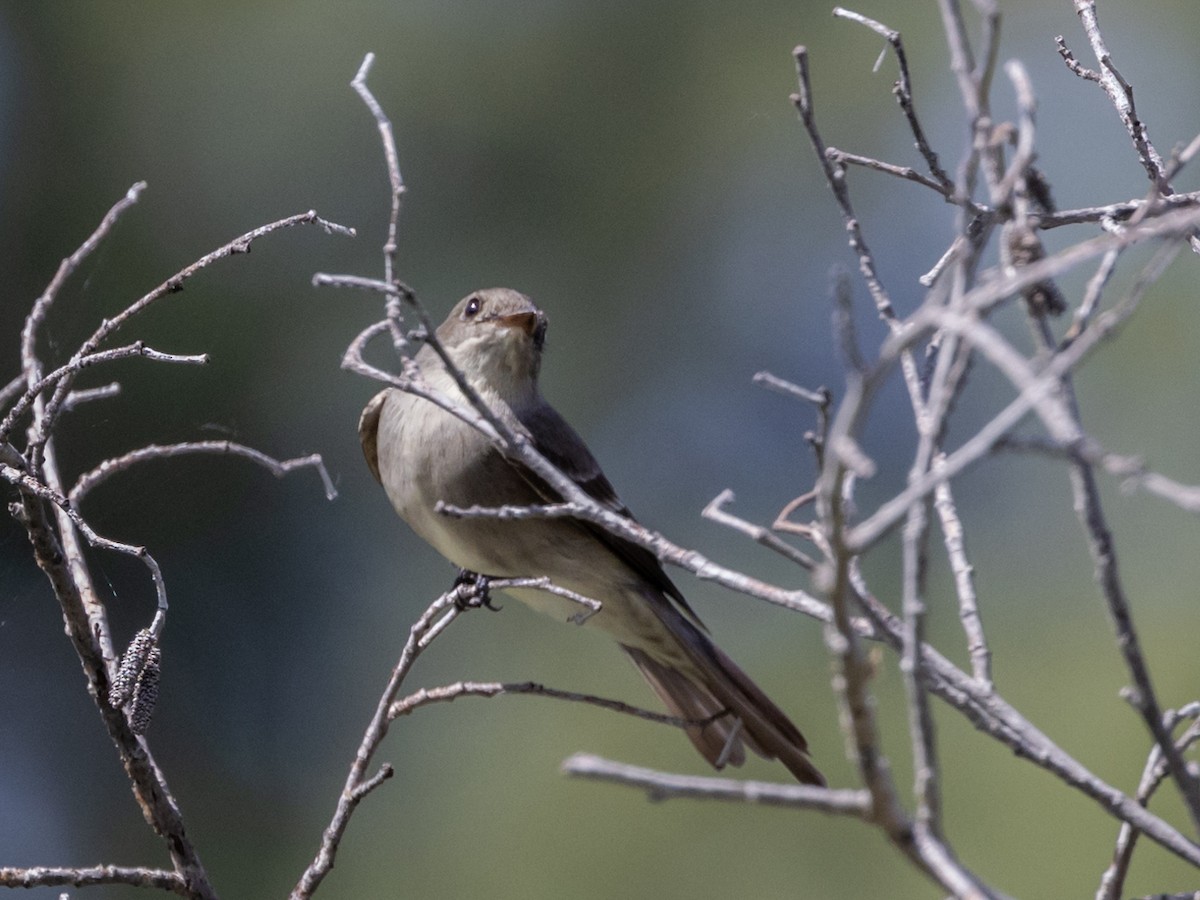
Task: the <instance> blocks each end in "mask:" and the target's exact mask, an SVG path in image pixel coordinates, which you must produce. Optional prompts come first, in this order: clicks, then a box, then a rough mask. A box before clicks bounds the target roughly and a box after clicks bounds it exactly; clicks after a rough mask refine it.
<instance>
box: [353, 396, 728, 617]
mask: <svg viewBox="0 0 1200 900" xmlns="http://www.w3.org/2000/svg"><path fill="white" fill-rule="evenodd" d="M513 412H514V413H515V414H516V416H517V420H518V421H519V422H520V423H521V425H522V426H524V429H525V432H526V435H527V436H528V437H529V439H530V440H531V441H532V442H533V445H534V448H535V449H536V450H537V451H538V452H539V453H541V454H542V456H544V457H546V459H548V460H549V461H550V462H552V463H553V464H554V465H555V466H556V467H557V468H558V469H559V470H560V471H561V472H562V473H563V474H564V475H566V476H567V477H568V478H570V479H571V480H572V481H574V482H575V483H576V484H577V485H579V487H580V488H581V489H582V490H583V491H584V493H586V494H587V495H588V496H589V497H591V498H592V499H593V500H595V501H596V502H598V503H600V504H601V505H602V506H604V507H605V508H606V509H609V510H612V511H613V512H615V513H616V514H617V515H620V516H624V517H625V518H627V519H633V513H631V512H630V511H629V507H627V506H626V505H625V504H624V503H622V502H621V498H620V497H618V496H617V492H616V490H615V489H614V488H613V486H612V483H611V482H610V481H609V480H608V478H607V477H606V476H605V474H604V472H603V471H602V470H601V468H600V463H598V462H596V458H595V457H594V456H592V453H591V451H590V450H588V448H587V444H585V443H584V442H583V438H581V437H580V436H579V435H578V434H577V433H576V432H575V429H574V428H572V427H571V426H570V425H569V424H568V423H567V421H566V419H564V418H563V417H562V416H560V415H559V414H558V412H557V410H555V409H554V407H552V406H551V405H550V404H548V403H546V402H545V401H542V402H541V403H538V404H534V405H531V406H530V407H528V408H526V409H523V410H515V409H514V410H513ZM364 415H365V414H364ZM520 468H521V469H522V474H524V475H525V477H526V478H527V480H529V481H530V483H531V484H533V485H534V487H535V488H536V489H537V491H538V493H540V494H541V495H542V496H544V497H546V498H547V501H548V502H561V501H562V498H561V497H560V496H558V493H557V492H556V491H553V490H551V488H550V487H549V485H547V484H546V483H545V482H544V481H542V479H540V478H538V477H537V476H536V475H535V474H534V473H533V472H531V471H529V470H528V469H527V468H525V467H524V466H521V467H520ZM634 521H636V520H634ZM580 524H581V525H583V526H584V527H585V528H587V529H588V530H589V531H591V532H592V533H593V534H595V535H596V537H597V538H598V539H599V540H600V541H601V542H602V543H603V544H604V545H605V546H606V547H608V548H609V549H610V550H611V551H612V552H613V553H614V554H616V556H617V557H618V558H619V559H621V560H622V561H623V562H624V563H625V564H626V565H628V566H629V567H630V568H631V569H633V570H634V571H635V572H636V573H637V574H638V575H640V576H642V577H643V578H644V579H645V580H646V581H648V582H649V583H650V584H651V585H653V586H654V587H655V588H657V589H658V590H659V591H660V592H661V593H662V594H663V596H665V597H669V598H670V599H671V600H674V601H675V603H677V604H678V605H679V608H680V609H681V610H682V611H683V612H684V613H686V614H687V616H688V617H689V618H690V619H691V620H692V621H693V622H695V623H696V624H697V625H699V626H700V627H701V628H704V627H705V626H704V623H703V622H701V621H700V617H699V616H697V615H696V613H695V612H694V611H693V610H692V608H691V607H690V606H689V605H688V602H687V600H685V599H684V597H683V594H682V593H680V591H679V588H677V587H675V585H674V583H673V582H672V581H671V579H670V578H669V577H667V573H666V572H664V571H663V567H662V565H661V564H660V563H659V561H658V558H657V557H656V556H655V555H654V554H653V553H651V552H650V551H649V550H647V549H646V548H645V547H640V546H638V545H637V544H633V543H630V542H629V541H627V540H625V539H624V538H620V537H617V536H616V535H615V534H613V533H612V532H610V531H608V530H607V529H605V528H602V527H600V526H599V525H593V524H591V523H590V522H581V523H580Z"/></svg>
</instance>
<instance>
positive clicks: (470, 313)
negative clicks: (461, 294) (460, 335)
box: [463, 297, 479, 319]
mask: <svg viewBox="0 0 1200 900" xmlns="http://www.w3.org/2000/svg"><path fill="white" fill-rule="evenodd" d="M478 314H479V298H478V297H472V298H471V299H470V300H468V301H467V306H466V308H465V309H464V310H463V315H464V316H466V317H467V318H468V319H473V318H475V316H477V315H478Z"/></svg>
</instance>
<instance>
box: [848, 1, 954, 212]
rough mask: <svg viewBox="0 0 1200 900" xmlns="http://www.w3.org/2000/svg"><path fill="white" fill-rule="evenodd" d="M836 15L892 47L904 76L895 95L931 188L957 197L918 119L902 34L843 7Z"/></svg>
mask: <svg viewBox="0 0 1200 900" xmlns="http://www.w3.org/2000/svg"><path fill="white" fill-rule="evenodd" d="M833 14H834V15H835V16H838V17H840V18H843V19H849V20H851V21H853V22H858V23H859V24H860V25H865V26H866V27H867V28H870V29H871V30H872V31H874V32H875V33H876V34H878V35H880V36H881V37H883V39H884V40H885V41H887V42H888V44H889V45H890V46H891V48H892V52H893V53H895V55H896V65H897V67H898V68H899V71H900V77H899V79H898V80H897V81H896V86H895V87H894V88H893V90H892V93H894V94H895V95H896V102H897V103H899V104H900V108H901V109H902V110H903V111H904V117H905V119H907V120H908V127H909V129H910V130H911V131H912V133H913V139H914V141H915V142H916V143H915V146H916V148H917V152H918V153H920V154H921V156H922V157H923V158H924V160H925V165H927V166H928V167H929V172H930V174H932V175H933V178H934V181H933V182H932V183H930V185H929V186H930V187H933V188H935V189H936V190H939V192H941V193H942V194H945V195H946V196H947V197H948V198H949V197H953V194H954V182H953V181H952V180H951V178H950V176H949V175H947V174H946V171H945V170H944V169H943V168H942V165H941V163H940V162H939V161H938V156H937V153H935V152H934V150H933V148H932V147H931V146H930V145H929V139H928V138H927V137H925V129H924V128H923V127H922V126H921V120H920V118H918V116H917V110H916V106H915V103H914V101H913V90H912V77H911V76H910V75H909V72H908V55H907V54H906V53H905V52H904V42H903V41H902V40H901V38H900V32H899V31H896V30H895V29H893V28H888V27H887V26H886V25H884V24H883V23H881V22H877V21H875V20H874V19H872V18H869V17H867V16H864V15H862V14H861V13H857V12H853V11H851V10H848V9H843V8H842V7H840V6H835V7H834V8H833ZM906 177H907V176H906Z"/></svg>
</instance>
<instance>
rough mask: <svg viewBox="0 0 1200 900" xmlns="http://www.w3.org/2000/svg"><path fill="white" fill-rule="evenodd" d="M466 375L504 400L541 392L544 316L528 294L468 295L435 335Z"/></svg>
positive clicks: (487, 292)
mask: <svg viewBox="0 0 1200 900" xmlns="http://www.w3.org/2000/svg"><path fill="white" fill-rule="evenodd" d="M437 334H438V338H439V339H440V340H441V342H442V344H443V346H445V348H446V350H447V351H448V352H449V353H450V356H451V358H452V359H453V360H454V361H455V363H456V364H457V365H458V367H459V368H460V369H462V371H463V373H464V374H465V375H467V377H468V378H470V379H471V380H472V381H476V382H480V383H481V386H487V387H489V388H491V389H492V390H494V391H496V392H497V393H499V394H500V396H502V397H505V398H506V399H516V398H518V397H520V396H522V395H525V394H527V393H529V392H530V391H536V389H537V377H538V370H539V369H540V368H541V363H542V345H543V344H544V343H545V340H546V314H545V313H544V312H542V311H541V310H540V309H538V307H537V305H536V304H534V302H533V301H532V300H530V299H529V298H528V297H526V296H525V295H524V294H521V293H518V292H517V291H514V290H511V289H509V288H487V289H486V290H481V291H474V292H473V293H471V294H468V295H467V296H466V297H464V298H463V299H462V300H460V301H459V302H458V304H457V305H456V306H455V307H454V309H452V310H451V311H450V315H449V316H447V318H446V321H445V322H443V323H442V324H441V326H439V328H438V330H437Z"/></svg>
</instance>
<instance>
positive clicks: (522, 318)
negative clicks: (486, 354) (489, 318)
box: [497, 310, 545, 336]
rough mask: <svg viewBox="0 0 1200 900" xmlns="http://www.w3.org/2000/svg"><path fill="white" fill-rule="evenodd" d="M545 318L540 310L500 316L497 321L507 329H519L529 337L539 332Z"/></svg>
mask: <svg viewBox="0 0 1200 900" xmlns="http://www.w3.org/2000/svg"><path fill="white" fill-rule="evenodd" d="M544 318H545V316H544V315H543V314H542V313H541V311H540V310H535V311H531V312H520V313H512V314H511V315H507V316H500V317H499V318H498V319H497V321H498V322H499V323H500V324H501V325H503V326H504V327H506V328H519V329H521V331H523V332H525V333H526V334H527V335H531V336H532V335H533V334H534V333H535V332H536V331H537V330H538V327H539V326H540V325H541V323H542V321H543V320H544Z"/></svg>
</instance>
